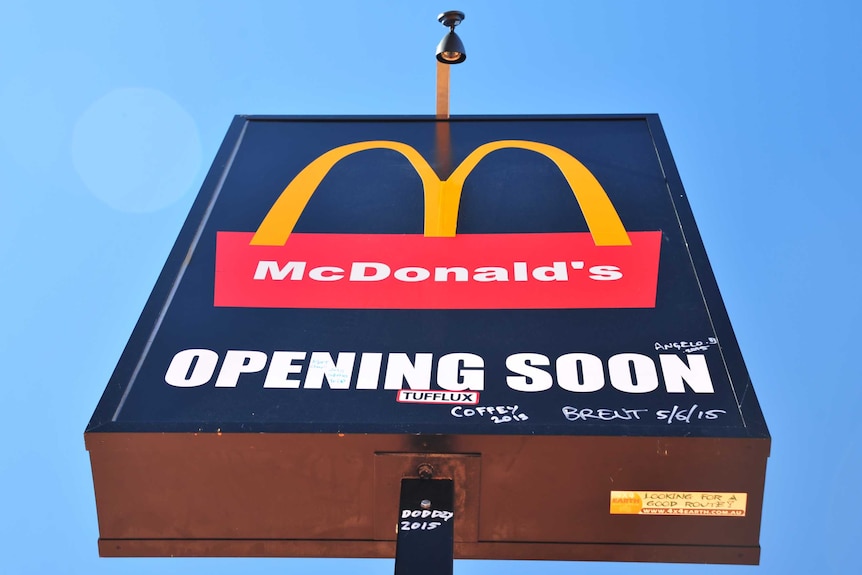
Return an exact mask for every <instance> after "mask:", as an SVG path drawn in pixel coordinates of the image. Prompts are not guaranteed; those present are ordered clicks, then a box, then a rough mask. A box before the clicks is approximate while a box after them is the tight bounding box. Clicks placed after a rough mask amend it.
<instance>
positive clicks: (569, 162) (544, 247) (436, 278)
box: [215, 140, 661, 309]
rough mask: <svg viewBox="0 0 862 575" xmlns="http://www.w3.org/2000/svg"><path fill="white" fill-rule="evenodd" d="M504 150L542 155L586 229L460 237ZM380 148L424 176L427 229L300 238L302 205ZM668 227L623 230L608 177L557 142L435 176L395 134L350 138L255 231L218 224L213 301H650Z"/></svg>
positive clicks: (619, 304) (302, 177) (596, 304)
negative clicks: (470, 204) (488, 168)
mask: <svg viewBox="0 0 862 575" xmlns="http://www.w3.org/2000/svg"><path fill="white" fill-rule="evenodd" d="M507 148H514V149H522V150H528V151H531V152H536V153H539V154H542V155H544V156H546V157H547V158H548V159H550V160H551V161H552V162H553V163H554V164H555V165H556V167H557V168H559V170H560V171H561V172H562V174H563V175H564V177H565V179H566V181H567V182H568V184H569V185H570V186H571V190H572V192H573V193H574V197H575V199H576V200H577V202H578V204H579V206H580V208H581V210H582V211H583V214H584V217H585V219H586V223H587V225H588V226H589V233H583V232H580V233H579V232H568V233H544V234H457V233H456V228H457V222H458V207H459V203H460V199H461V194H462V192H463V188H464V182H465V180H466V179H467V176H468V175H469V173H470V171H471V170H472V169H473V168H475V167H476V165H477V164H478V163H479V162H480V161H481V160H482V159H483V158H484V157H485V156H486V155H487V154H490V153H491V152H494V151H496V150H502V149H507ZM374 149H386V150H393V151H396V152H398V153H400V154H401V155H403V156H404V157H405V158H406V160H407V161H409V163H410V164H411V165H412V166H413V168H415V170H416V172H417V173H418V175H419V177H420V179H421V181H422V189H423V192H424V205H425V218H424V231H425V233H424V237H422V236H419V235H398V236H395V237H393V235H391V234H293V233H291V232H292V230H293V227H294V226H295V225H296V222H297V220H298V219H299V217H300V216H301V214H302V210H303V208H304V207H305V205H306V203H307V202H308V200H309V198H310V197H311V195H312V193H313V192H314V190H315V189H316V188H317V186H318V185H319V184H320V182H321V181H322V180H323V178H324V177H325V176H326V174H327V173H328V172H329V170H331V169H332V168H333V166H335V164H336V163H337V162H338V161H340V160H342V159H343V158H345V157H347V156H349V155H351V154H355V153H358V152H362V151H366V150H374ZM660 246H661V232H659V231H652V232H632V233H629V232H627V231H626V229H625V227H624V226H623V223H622V222H621V221H620V218H619V216H618V214H617V212H616V210H615V209H614V206H613V204H612V203H611V200H610V199H609V198H608V196H607V194H606V193H605V190H604V189H603V188H602V186H601V184H600V183H599V182H598V181H597V180H596V178H595V177H594V176H593V174H592V173H590V171H589V170H588V169H587V168H586V167H585V166H584V165H583V164H582V163H581V162H579V161H578V160H577V159H576V158H574V157H572V156H571V155H570V154H568V153H566V152H565V151H563V150H561V149H560V148H557V147H554V146H550V145H548V144H542V143H538V142H530V141H525V140H501V141H495V142H489V143H486V144H483V145H481V146H479V147H478V148H477V149H476V150H474V151H473V152H471V153H470V154H469V155H468V156H467V157H466V158H465V159H464V161H463V162H462V163H461V165H459V166H458V167H457V168H456V169H455V171H454V172H453V173H452V174H451V176H449V177H448V178H447V179H445V180H440V179H439V178H438V176H437V174H436V173H435V172H434V170H433V169H432V168H431V166H430V165H429V164H428V162H427V161H426V160H425V159H424V158H423V157H422V155H420V154H419V153H418V152H417V151H416V149H415V148H413V147H412V146H409V145H407V144H404V143H400V142H391V141H368V142H358V143H352V144H346V145H342V146H339V147H337V148H335V149H333V150H329V151H327V152H325V153H323V154H322V155H321V156H320V157H318V158H317V159H315V160H314V161H312V162H311V163H310V164H309V165H308V166H306V167H305V168H304V169H303V170H302V171H301V172H300V173H299V174H298V175H297V176H296V177H295V178H294V180H293V181H292V182H291V183H290V184H289V185H288V186H287V187H286V188H285V189H284V191H283V192H282V194H281V196H280V197H279V198H278V200H276V202H275V204H274V205H273V207H272V209H270V210H269V213H268V214H267V215H266V217H265V218H264V220H263V222H262V223H261V225H260V227H259V228H258V229H257V231H256V232H255V233H254V234H250V233H240V232H221V233H219V235H218V249H217V254H216V282H215V305H217V306H237V307H287V308H290V307H298V308H309V307H310V308H396V309H397V308H417V309H441V308H442V309H447V308H457V309H508V308H629V307H654V306H655V288H656V280H657V276H658V259H659V250H660Z"/></svg>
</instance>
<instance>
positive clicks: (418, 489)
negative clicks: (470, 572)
mask: <svg viewBox="0 0 862 575" xmlns="http://www.w3.org/2000/svg"><path fill="white" fill-rule="evenodd" d="M454 524H455V492H454V485H453V482H452V480H451V479H402V480H401V504H400V505H399V506H398V538H397V540H396V543H395V575H452V574H453V571H454V567H455V562H454V559H455V528H454Z"/></svg>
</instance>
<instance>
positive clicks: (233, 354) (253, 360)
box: [215, 349, 266, 387]
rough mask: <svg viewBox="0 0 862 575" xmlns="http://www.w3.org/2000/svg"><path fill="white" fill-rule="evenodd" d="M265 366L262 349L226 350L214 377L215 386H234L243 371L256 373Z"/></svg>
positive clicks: (264, 356) (264, 355)
mask: <svg viewBox="0 0 862 575" xmlns="http://www.w3.org/2000/svg"><path fill="white" fill-rule="evenodd" d="M264 367H266V354H265V353H263V352H262V351H247V350H234V349H231V350H228V352H227V353H226V354H225V356H224V363H222V366H221V370H220V371H219V373H218V377H217V378H216V382H215V386H216V387H236V384H237V382H238V381H239V376H240V375H241V374H243V373H257V372H258V371H261V370H263V368H264Z"/></svg>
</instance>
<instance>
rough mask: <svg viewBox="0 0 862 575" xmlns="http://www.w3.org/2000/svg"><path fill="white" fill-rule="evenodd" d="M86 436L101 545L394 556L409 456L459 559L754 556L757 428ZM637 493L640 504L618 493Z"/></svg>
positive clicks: (730, 559)
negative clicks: (649, 432) (450, 522)
mask: <svg viewBox="0 0 862 575" xmlns="http://www.w3.org/2000/svg"><path fill="white" fill-rule="evenodd" d="M85 440H86V445H87V449H88V450H89V452H90V458H91V462H92V469H93V478H94V484H95V493H96V503H97V509H98V515H99V528H100V533H101V539H100V540H99V552H100V554H101V555H102V556H106V557H129V556H136V557H148V556H169V555H172V556H218V557H230V556H243V557H255V556H257V557H380V558H391V557H394V553H395V540H396V516H397V514H398V504H399V485H400V482H401V479H402V478H404V477H415V476H416V469H417V467H418V466H419V465H420V464H422V463H428V464H430V465H431V466H432V467H433V468H434V472H435V477H438V478H451V479H452V480H453V481H454V486H455V516H456V517H457V521H456V523H455V557H456V558H457V559H478V558H482V559H530V560H535V559H539V560H542V559H546V560H590V561H657V562H708V563H732V564H756V563H758V561H759V556H760V547H759V545H758V535H759V531H760V516H761V507H762V500H763V481H764V477H765V471H766V459H767V457H768V455H769V439H746V438H693V437H687V438H657V437H571V436H519V435H508V436H506V435H502V436H489V435H459V436H444V435H434V436H426V435H394V434H393V435H387V434H355V435H352V434H348V435H342V434H277V433H269V434H266V433H263V434H257V433H256V434H252V433H122V432H113V433H112V432H101V433H99V432H90V433H87V434H86V435H85ZM612 492H616V493H617V497H618V499H617V501H618V503H617V504H616V507H614V505H612V501H611V498H612ZM639 492H640V493H646V495H645V496H644V497H645V500H644V501H643V502H642V503H639V504H638V505H642V506H643V509H644V510H645V512H641V513H637V509H638V508H639V507H632V506H631V505H629V504H628V503H627V501H628V499H627V498H626V497H627V496H620V495H619V494H620V493H631V494H633V496H634V497H638V496H637V495H636V494H637V493H639ZM686 494H689V495H686ZM691 494H700V495H695V498H696V499H697V500H696V501H694V500H692V496H691ZM711 494H724V496H723V497H724V499H727V498H728V497H727V495H728V494H739V495H743V494H744V496H745V499H746V501H745V503H744V507H743V512H744V515H739V514H738V513H739V510H738V509H739V508H738V506H737V507H734V509H735V511H734V512H735V513H737V514H736V515H727V514H723V513H726V512H727V511H726V509H727V508H726V507H722V505H724V502H723V501H721V498H722V496H721V495H711ZM716 497H718V502H715V498H716ZM650 498H652V499H650ZM701 500H704V501H703V502H702V501H701ZM710 500H711V501H712V502H710ZM480 501H481V507H480V505H479V502H480ZM620 501H621V502H622V503H619V502H620ZM652 505H655V506H654V507H651V506H652ZM668 509H671V511H668ZM621 510H622V512H621ZM677 510H679V511H677ZM612 511H615V512H613V513H612ZM653 512H654V513H653ZM675 513H676V514H675Z"/></svg>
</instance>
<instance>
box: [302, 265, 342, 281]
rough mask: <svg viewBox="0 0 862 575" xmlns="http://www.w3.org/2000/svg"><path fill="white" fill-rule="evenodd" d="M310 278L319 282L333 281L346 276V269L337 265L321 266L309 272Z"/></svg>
mask: <svg viewBox="0 0 862 575" xmlns="http://www.w3.org/2000/svg"><path fill="white" fill-rule="evenodd" d="M308 277H309V279H313V280H317V281H319V282H331V281H336V280H340V279H342V278H343V277H344V270H343V269H341V268H338V267H335V266H320V267H318V268H312V269H311V271H309V272H308Z"/></svg>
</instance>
